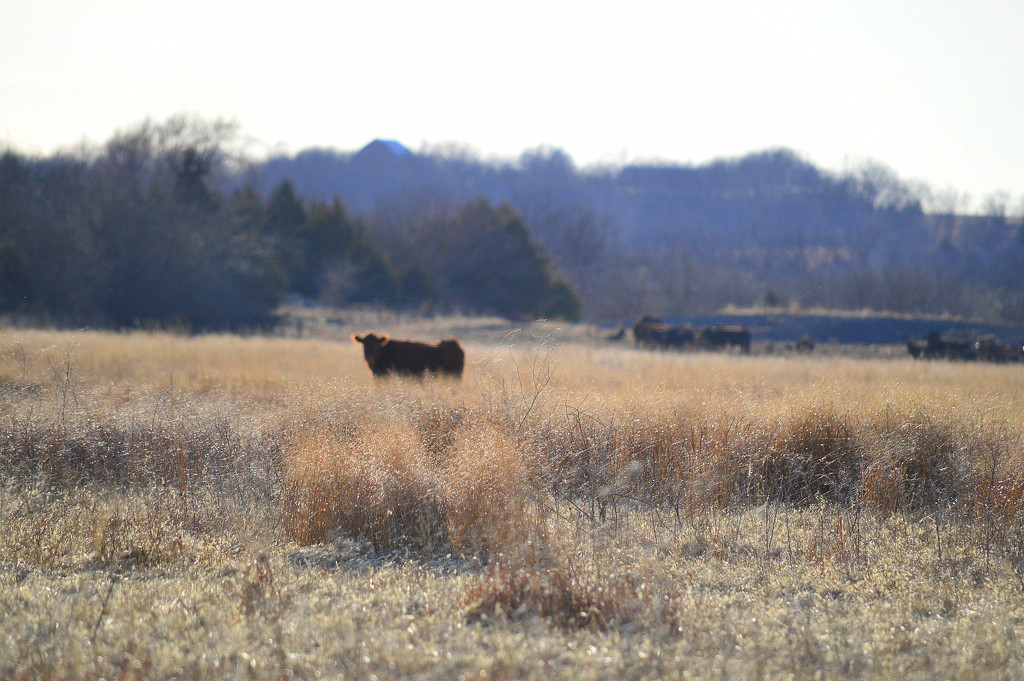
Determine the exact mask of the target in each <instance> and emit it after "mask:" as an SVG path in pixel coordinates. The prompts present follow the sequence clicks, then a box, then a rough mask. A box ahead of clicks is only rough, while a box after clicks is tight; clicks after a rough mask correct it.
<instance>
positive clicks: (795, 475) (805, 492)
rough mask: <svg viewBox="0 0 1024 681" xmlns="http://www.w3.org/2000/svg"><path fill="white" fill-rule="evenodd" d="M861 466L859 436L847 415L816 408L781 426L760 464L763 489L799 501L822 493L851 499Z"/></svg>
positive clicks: (836, 499)
mask: <svg viewBox="0 0 1024 681" xmlns="http://www.w3.org/2000/svg"><path fill="white" fill-rule="evenodd" d="M860 465H861V452H860V451H859V446H858V438H857V437H856V433H855V430H854V428H853V426H852V425H851V424H850V422H849V420H848V417H847V416H844V415H841V414H837V413H835V412H834V411H831V410H821V411H819V410H815V409H812V410H811V411H810V412H808V413H805V414H800V413H798V414H797V415H796V416H795V417H794V418H793V419H792V420H791V421H789V422H788V423H784V424H783V426H782V427H781V428H780V429H779V432H778V434H777V435H776V439H775V441H774V442H773V443H772V446H771V448H770V449H769V450H768V451H767V452H766V457H765V459H764V461H763V462H762V465H761V469H762V475H763V476H764V479H763V484H764V492H765V495H766V496H767V497H770V498H776V499H781V500H783V501H789V502H793V503H798V504H808V503H812V502H813V501H815V500H816V499H817V498H819V497H821V498H825V499H828V500H833V501H849V500H850V499H851V497H852V496H853V494H854V493H855V491H856V489H857V482H858V480H859V477H860Z"/></svg>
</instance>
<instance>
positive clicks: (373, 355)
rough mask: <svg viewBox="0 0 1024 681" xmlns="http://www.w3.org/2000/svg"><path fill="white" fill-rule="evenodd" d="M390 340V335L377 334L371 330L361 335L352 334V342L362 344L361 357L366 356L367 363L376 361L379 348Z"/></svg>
mask: <svg viewBox="0 0 1024 681" xmlns="http://www.w3.org/2000/svg"><path fill="white" fill-rule="evenodd" d="M390 340H391V336H389V335H387V334H386V333H385V334H381V335H380V336H378V335H377V334H375V333H374V332H373V331H367V332H366V333H364V334H363V335H362V336H360V335H358V334H355V333H354V334H352V342H353V343H362V344H363V357H365V358H366V361H367V363H369V364H373V363H374V362H376V361H377V357H379V356H380V349H381V348H382V347H384V346H385V345H387V344H388V342H389V341H390Z"/></svg>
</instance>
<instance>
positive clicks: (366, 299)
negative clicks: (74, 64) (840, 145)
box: [0, 118, 1024, 328]
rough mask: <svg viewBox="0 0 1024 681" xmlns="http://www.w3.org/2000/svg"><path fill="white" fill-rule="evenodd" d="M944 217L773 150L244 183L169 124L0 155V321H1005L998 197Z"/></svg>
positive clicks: (1018, 282) (229, 133)
mask: <svg viewBox="0 0 1024 681" xmlns="http://www.w3.org/2000/svg"><path fill="white" fill-rule="evenodd" d="M964 207H965V204H964V203H963V201H962V200H961V198H960V197H958V196H957V195H955V193H951V192H946V193H944V194H941V195H940V194H935V193H934V192H932V191H931V190H930V189H929V188H927V187H923V186H920V185H911V184H909V183H906V182H904V181H902V180H901V179H900V178H899V177H897V176H896V174H895V173H894V172H892V171H891V170H889V169H887V168H885V167H882V166H879V165H877V164H867V165H864V166H861V167H859V168H856V169H854V170H852V171H850V172H846V173H842V174H836V173H829V172H825V171H822V170H820V169H818V168H816V167H815V166H813V165H812V164H810V163H808V162H806V161H804V160H803V159H801V158H799V157H798V156H797V155H796V154H793V153H792V152H789V151H785V150H776V151H769V152H763V153H757V154H750V155H748V156H745V157H743V158H738V159H730V160H723V161H716V162H714V163H709V164H705V165H701V166H679V165H657V164H633V165H627V166H625V167H614V168H613V167H609V168H597V169H593V168H592V169H586V170H580V169H578V168H577V167H576V166H575V165H574V163H573V161H572V159H571V158H569V157H568V156H567V155H566V154H565V153H563V152H561V151H559V150H557V149H539V150H535V151H530V152H527V153H524V154H523V155H522V156H521V157H520V158H519V159H516V160H514V161H482V160H480V159H479V158H477V157H475V156H474V155H473V154H472V153H469V152H467V151H465V150H462V149H458V148H451V147H449V148H438V149H433V150H428V151H425V152H421V153H412V152H410V151H409V150H408V149H406V148H404V147H403V146H402V145H400V144H398V143H395V142H383V141H375V142H373V143H371V144H369V145H367V146H366V147H365V148H363V149H361V150H359V151H357V152H341V151H336V150H327V149H309V150H305V151H302V152H299V153H297V154H294V155H287V156H276V157H273V158H270V159H265V160H262V161H259V162H254V161H252V160H250V159H248V158H247V156H246V154H245V153H244V146H243V143H242V138H241V136H240V135H239V134H238V130H237V129H236V128H235V127H234V126H232V125H228V124H224V123H220V122H206V121H201V120H193V119H188V118H176V119H172V120H170V121H168V122H166V123H162V124H154V123H145V124H142V125H140V126H137V127H135V128H133V129H131V130H129V131H127V132H124V133H121V134H118V135H116V136H115V137H114V138H113V139H111V140H110V141H108V142H107V143H106V144H104V145H102V146H100V147H98V148H83V149H80V150H78V151H75V152H73V153H62V154H56V155H53V156H51V157H48V158H38V157H28V156H25V155H21V154H19V153H17V152H16V151H8V152H7V153H6V154H3V155H2V157H0V313H7V314H14V315H22V316H25V317H29V318H33V319H42V320H50V321H53V322H56V323H61V324H89V325H105V326H115V327H125V326H134V325H145V324H149V323H160V324H168V323H171V324H175V323H180V324H183V325H186V326H190V327H192V328H219V327H239V326H262V325H265V324H270V323H272V322H273V318H272V314H273V310H274V309H275V308H276V307H277V305H278V304H279V303H280V301H281V300H283V299H284V297H285V296H286V295H287V294H288V293H296V294H300V295H302V296H304V297H305V298H307V299H311V300H314V301H320V302H323V303H325V304H330V305H338V306H345V305H379V306H388V307H394V308H404V309H410V310H417V311H422V312H431V311H462V312H466V313H487V314H498V315H502V316H506V317H510V318H564V319H578V318H581V317H585V318H588V319H592V320H617V321H624V320H632V319H635V318H636V317H638V316H639V315H641V314H654V315H658V316H662V317H672V316H676V315H691V314H699V313H706V312H712V311H715V310H718V309H720V308H722V307H723V306H725V305H728V304H734V305H740V306H747V305H754V306H760V305H767V306H779V307H787V306H799V307H802V308H812V307H824V308H841V309H863V308H869V309H874V310H879V311H892V312H900V313H911V314H913V313H928V314H953V315H960V316H965V317H971V318H984V319H987V320H990V321H993V322H1006V323H1024V280H1022V279H1021V277H1020V273H1021V272H1022V271H1024V228H1022V221H1021V216H1020V215H1019V214H1018V213H1014V212H1012V210H1011V208H1010V206H1009V197H1008V196H1006V195H994V196H993V197H989V198H988V199H987V200H986V202H985V204H984V205H983V208H984V210H983V214H981V215H965V214H963V213H962V209H963V208H964ZM926 209H927V210H926ZM1022 209H1024V205H1022Z"/></svg>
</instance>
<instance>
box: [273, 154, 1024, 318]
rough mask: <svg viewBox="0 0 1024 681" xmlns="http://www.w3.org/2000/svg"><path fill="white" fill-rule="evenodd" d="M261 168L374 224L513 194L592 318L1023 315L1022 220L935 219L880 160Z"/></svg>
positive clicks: (322, 159)
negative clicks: (785, 309)
mask: <svg viewBox="0 0 1024 681" xmlns="http://www.w3.org/2000/svg"><path fill="white" fill-rule="evenodd" d="M258 178H259V179H258V182H259V188H260V189H261V190H262V191H263V192H269V191H270V190H271V188H273V187H274V186H275V185H276V184H277V183H278V182H280V181H281V180H282V179H285V178H289V179H291V181H292V182H293V183H294V184H295V187H296V189H297V191H298V192H299V193H300V194H302V195H304V196H312V197H321V198H324V199H331V198H333V197H340V198H341V199H342V200H344V202H345V203H346V205H347V206H348V207H349V209H350V211H352V212H353V213H356V214H359V215H362V216H363V218H364V220H365V222H366V223H367V224H368V225H369V228H370V231H371V232H372V231H374V228H373V225H374V223H375V222H376V223H384V224H388V225H390V226H391V227H392V228H393V226H394V224H395V223H396V222H401V221H402V220H406V219H408V218H409V216H411V215H414V214H416V213H422V212H423V210H425V209H426V208H425V207H427V206H429V204H430V203H431V202H434V203H436V202H438V201H441V202H444V201H467V200H471V199H474V198H476V197H485V198H487V199H488V200H490V201H493V202H495V203H500V202H507V203H510V204H511V205H512V206H514V207H515V208H516V209H517V210H518V211H519V212H520V213H521V214H522V215H523V216H524V219H525V221H526V224H527V226H528V227H529V229H530V230H531V233H532V234H533V236H534V237H535V238H536V239H537V240H538V241H539V242H540V243H541V244H542V245H543V247H544V248H545V250H546V252H547V253H548V254H550V256H551V258H552V260H553V261H554V264H555V265H556V267H557V268H558V270H559V271H560V272H561V274H562V275H563V276H564V277H565V278H566V279H567V280H568V281H569V283H570V284H572V285H573V286H574V287H575V288H576V289H577V290H578V291H579V292H580V293H581V294H582V296H583V299H584V303H585V309H586V314H587V316H588V317H589V318H591V319H596V320H601V319H604V320H608V319H616V318H620V317H628V316H633V315H635V314H638V313H640V312H641V308H642V309H643V311H646V312H651V313H655V314H659V315H661V316H679V315H683V314H697V313H701V312H709V311H712V310H716V309H721V308H722V307H724V306H726V305H728V304H735V305H739V306H750V305H759V304H762V303H763V302H765V301H766V300H769V299H771V300H773V301H775V302H781V303H782V304H783V305H785V304H787V303H789V302H798V303H799V305H800V306H801V307H805V308H806V307H823V308H841V309H861V308H871V309H882V310H892V311H895V312H901V313H907V314H934V315H953V316H963V317H971V318H986V319H993V320H1002V321H1004V322H1015V323H1024V279H1022V278H1021V276H1020V273H1021V272H1022V271H1024V229H1022V226H1021V223H1020V221H1019V220H1015V219H1010V218H1009V217H1008V216H1007V215H1006V213H1005V210H1003V211H1002V212H1001V213H998V212H997V213H996V214H992V215H987V216H962V215H956V214H952V213H950V214H943V215H929V214H926V213H925V212H924V210H923V208H922V195H921V192H922V189H921V188H920V187H916V186H911V185H910V184H908V183H906V182H903V181H902V180H900V178H899V177H898V176H897V175H896V173H895V172H893V171H891V170H889V169H887V168H885V167H883V166H879V165H878V164H866V165H864V166H862V167H859V168H856V169H854V170H852V171H850V172H848V173H843V174H836V173H830V172H826V171H823V170H821V169H819V168H817V167H815V166H814V165H813V164H811V163H809V162H808V161H806V160H804V159H802V158H800V157H799V156H798V155H797V154H795V153H793V152H791V151H789V150H785V149H776V150H769V151H764V152H759V153H753V154H749V155H747V156H744V157H741V158H736V159H725V160H720V161H715V162H712V163H707V164H704V165H698V166H693V165H672V164H631V165H627V166H624V167H608V168H590V169H582V170H581V169H578V168H576V166H575V165H574V163H573V161H572V159H571V158H570V157H568V156H567V155H566V154H565V153H564V152H561V151H560V150H557V149H540V150H535V151H532V152H527V153H525V154H523V155H522V156H521V157H520V158H519V159H516V160H514V161H483V160H480V159H477V158H474V157H472V156H471V155H467V154H465V153H451V152H448V153H441V152H438V153H428V154H417V153H411V152H409V151H408V149H406V148H405V147H403V146H401V145H400V144H399V143H397V142H393V141H383V140H376V141H374V142H372V143H370V144H369V145H367V146H366V147H365V148H363V149H362V150H359V151H357V152H340V151H336V150H328V149H310V150H306V151H302V152H299V153H298V154H295V155H293V156H279V157H275V158H271V159H269V160H267V161H266V162H265V163H264V164H262V166H261V167H260V169H259V174H258Z"/></svg>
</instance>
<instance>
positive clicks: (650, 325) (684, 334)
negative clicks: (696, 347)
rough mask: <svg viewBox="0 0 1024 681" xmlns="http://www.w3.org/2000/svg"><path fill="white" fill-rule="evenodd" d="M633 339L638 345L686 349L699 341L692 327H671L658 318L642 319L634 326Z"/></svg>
mask: <svg viewBox="0 0 1024 681" xmlns="http://www.w3.org/2000/svg"><path fill="white" fill-rule="evenodd" d="M633 338H634V340H636V343H637V345H646V346H652V347H669V348H685V347H689V346H691V345H693V344H694V343H695V342H696V340H697V334H696V331H694V329H693V327H692V326H688V325H687V326H671V325H669V324H666V323H665V322H663V321H662V320H660V319H658V318H657V317H652V316H650V315H647V316H644V317H641V318H640V319H638V320H637V322H636V324H634V325H633Z"/></svg>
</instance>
